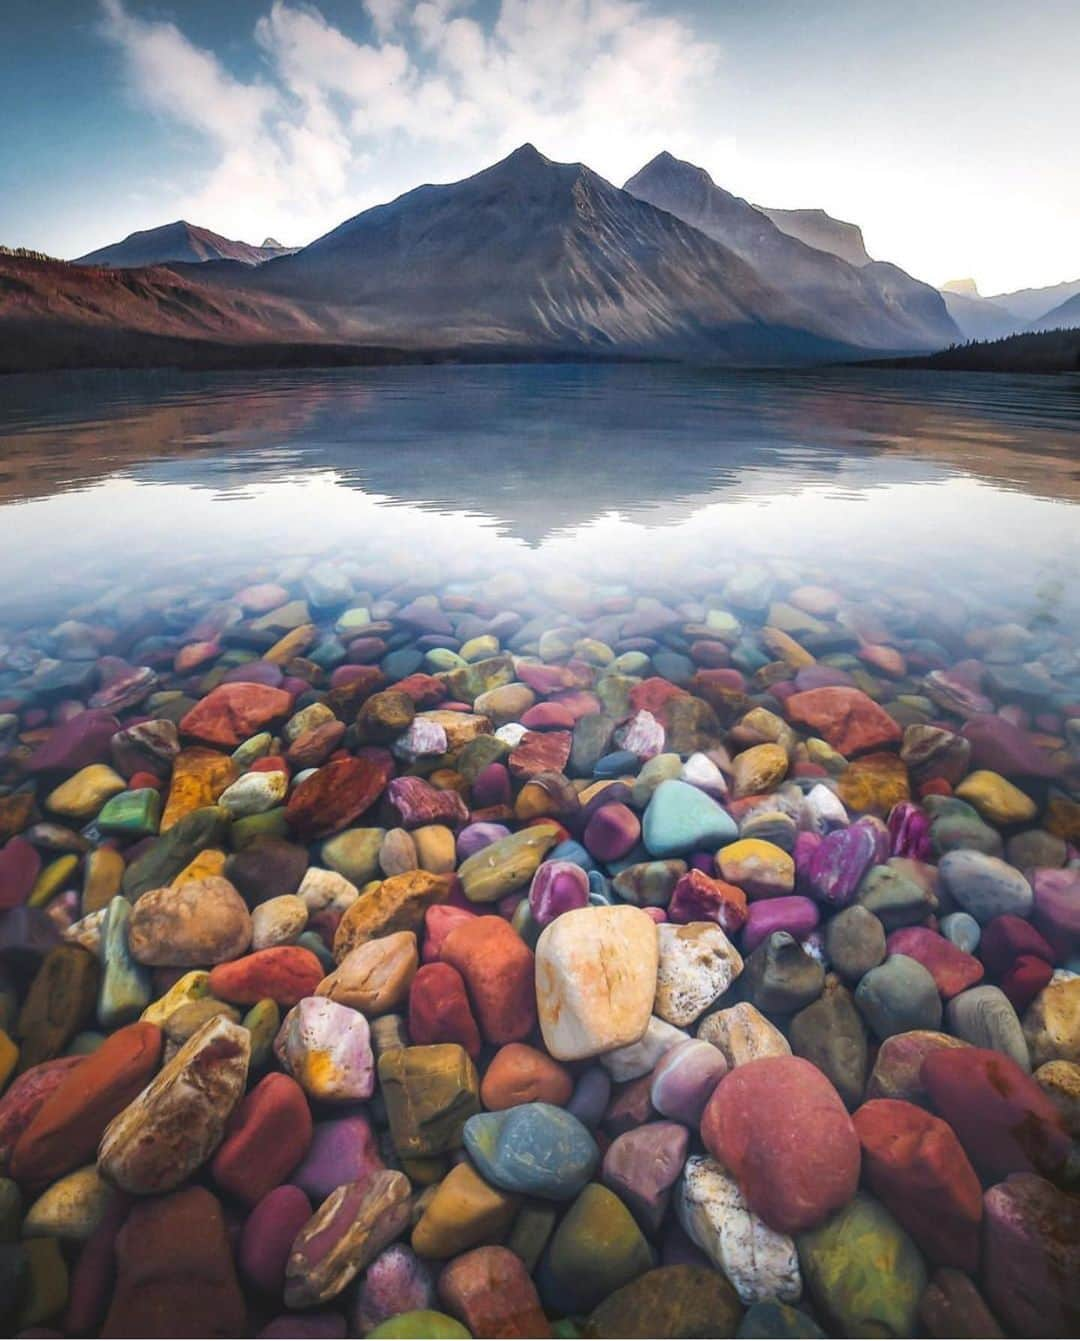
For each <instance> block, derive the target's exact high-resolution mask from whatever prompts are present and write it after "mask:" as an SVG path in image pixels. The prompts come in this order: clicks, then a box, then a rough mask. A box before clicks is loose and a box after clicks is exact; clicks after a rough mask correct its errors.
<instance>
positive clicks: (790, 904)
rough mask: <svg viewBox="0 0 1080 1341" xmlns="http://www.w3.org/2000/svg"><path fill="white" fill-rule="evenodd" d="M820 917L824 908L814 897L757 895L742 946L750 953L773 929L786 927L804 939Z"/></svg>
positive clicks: (748, 915) (779, 929)
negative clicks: (765, 897)
mask: <svg viewBox="0 0 1080 1341" xmlns="http://www.w3.org/2000/svg"><path fill="white" fill-rule="evenodd" d="M848 911H850V910H848ZM820 920H821V911H820V908H819V907H818V905H817V904H816V903H815V902H814V901H813V899H807V898H803V897H802V896H801V895H798V894H790V895H780V896H779V897H778V898H768V899H757V900H755V902H753V903H751V905H750V908H749V910H748V914H747V918H746V923H745V925H744V927H743V938H742V945H743V949H744V950H745V951H746V953H747V954H750V953H751V952H752V951H753V950H756V949H757V947H758V946H759V945H760V944H761V942H762V941H765V940H768V938H769V937H770V936H771V935H772V934H773V932H774V931H786V932H787V933H788V935H790V936H792V937H793V938H794V939H795V940H797V941H804V940H805V939H806V938H807V936H809V935H810V933H811V932H812V931H813V930H814V928H815V927H816V926H817V925H818V922H819V921H820ZM836 920H837V919H835V918H834V919H833V921H836Z"/></svg>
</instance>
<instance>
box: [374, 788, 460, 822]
mask: <svg viewBox="0 0 1080 1341" xmlns="http://www.w3.org/2000/svg"><path fill="white" fill-rule="evenodd" d="M387 795H388V796H389V798H390V804H391V805H393V806H394V807H395V808H396V809H397V811H398V813H399V815H400V816H401V823H402V826H403V827H404V828H406V829H418V828H420V827H421V826H422V825H425V824H446V825H449V826H450V827H451V828H454V829H456V828H459V827H460V826H461V825H463V824H467V823H468V820H469V812H468V810H467V809H466V808H465V802H464V801H463V800H462V799H461V797H460V796H459V795H458V794H457V792H455V791H450V790H449V789H448V790H446V791H440V790H439V789H438V788H437V787H433V786H432V785H431V784H430V783H429V782H425V781H424V780H423V778H414V777H404V778H394V779H393V781H392V782H391V783H390V785H389V787H388V788H387Z"/></svg>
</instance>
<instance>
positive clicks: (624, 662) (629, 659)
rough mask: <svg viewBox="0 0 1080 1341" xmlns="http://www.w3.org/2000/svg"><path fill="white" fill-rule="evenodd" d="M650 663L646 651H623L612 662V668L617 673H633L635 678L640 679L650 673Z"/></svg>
mask: <svg viewBox="0 0 1080 1341" xmlns="http://www.w3.org/2000/svg"><path fill="white" fill-rule="evenodd" d="M650 664H651V663H650V661H649V658H648V657H647V656H646V655H645V653H644V652H623V653H622V655H621V656H617V657H616V658H615V660H614V661H613V662H612V663H611V669H612V672H613V673H614V674H616V675H631V676H633V677H634V678H635V679H640V678H641V677H642V676H644V675H648V673H649V666H650Z"/></svg>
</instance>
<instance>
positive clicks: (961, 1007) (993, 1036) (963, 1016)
mask: <svg viewBox="0 0 1080 1341" xmlns="http://www.w3.org/2000/svg"><path fill="white" fill-rule="evenodd" d="M945 1024H946V1027H947V1028H948V1030H949V1033H951V1034H955V1035H956V1037H957V1038H962V1039H963V1040H964V1042H965V1043H973V1044H974V1045H975V1046H976V1047H977V1048H991V1049H993V1051H994V1052H1003V1053H1004V1054H1005V1056H1006V1057H1011V1058H1012V1059H1013V1061H1014V1062H1016V1064H1017V1065H1018V1066H1021V1067H1023V1069H1024V1070H1025V1071H1030V1070H1031V1057H1030V1055H1029V1053H1028V1045H1027V1040H1026V1039H1025V1038H1024V1030H1023V1026H1022V1025H1021V1023H1020V1017H1019V1016H1018V1015H1017V1013H1016V1011H1015V1010H1014V1008H1013V1004H1012V1002H1011V1001H1010V1000H1009V998H1008V997H1007V996H1006V995H1005V993H1004V992H1003V991H1002V990H1001V988H1000V987H991V986H989V985H988V984H985V983H984V984H982V985H980V986H979V987H971V988H969V989H968V990H967V991H966V992H961V993H960V994H959V995H958V996H954V997H953V999H952V1000H951V1001H950V1002H949V1004H948V1005H947V1006H946V1007H945Z"/></svg>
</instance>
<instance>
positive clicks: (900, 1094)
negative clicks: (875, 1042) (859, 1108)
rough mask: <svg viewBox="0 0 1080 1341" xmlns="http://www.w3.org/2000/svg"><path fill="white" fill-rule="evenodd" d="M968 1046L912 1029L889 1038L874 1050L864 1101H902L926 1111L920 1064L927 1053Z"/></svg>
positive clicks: (927, 1103)
mask: <svg viewBox="0 0 1080 1341" xmlns="http://www.w3.org/2000/svg"><path fill="white" fill-rule="evenodd" d="M969 1046H970V1044H968V1043H965V1042H964V1041H963V1040H962V1039H959V1038H954V1037H953V1035H952V1034H942V1033H938V1032H937V1031H935V1030H933V1029H912V1030H909V1031H908V1032H907V1033H903V1034H893V1036H892V1037H891V1038H887V1039H885V1041H884V1042H883V1043H882V1045H881V1047H880V1048H879V1049H878V1053H877V1057H876V1058H875V1060H874V1069H873V1071H872V1072H871V1073H870V1079H869V1081H868V1082H867V1086H866V1098H867V1099H904V1100H906V1101H907V1102H908V1103H913V1104H919V1105H920V1106H922V1107H929V1104H930V1098H929V1096H928V1095H927V1093H926V1090H925V1088H924V1087H923V1082H922V1064H923V1062H924V1061H925V1060H926V1058H927V1056H928V1055H929V1054H930V1053H931V1052H936V1051H938V1049H940V1048H966V1047H969Z"/></svg>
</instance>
